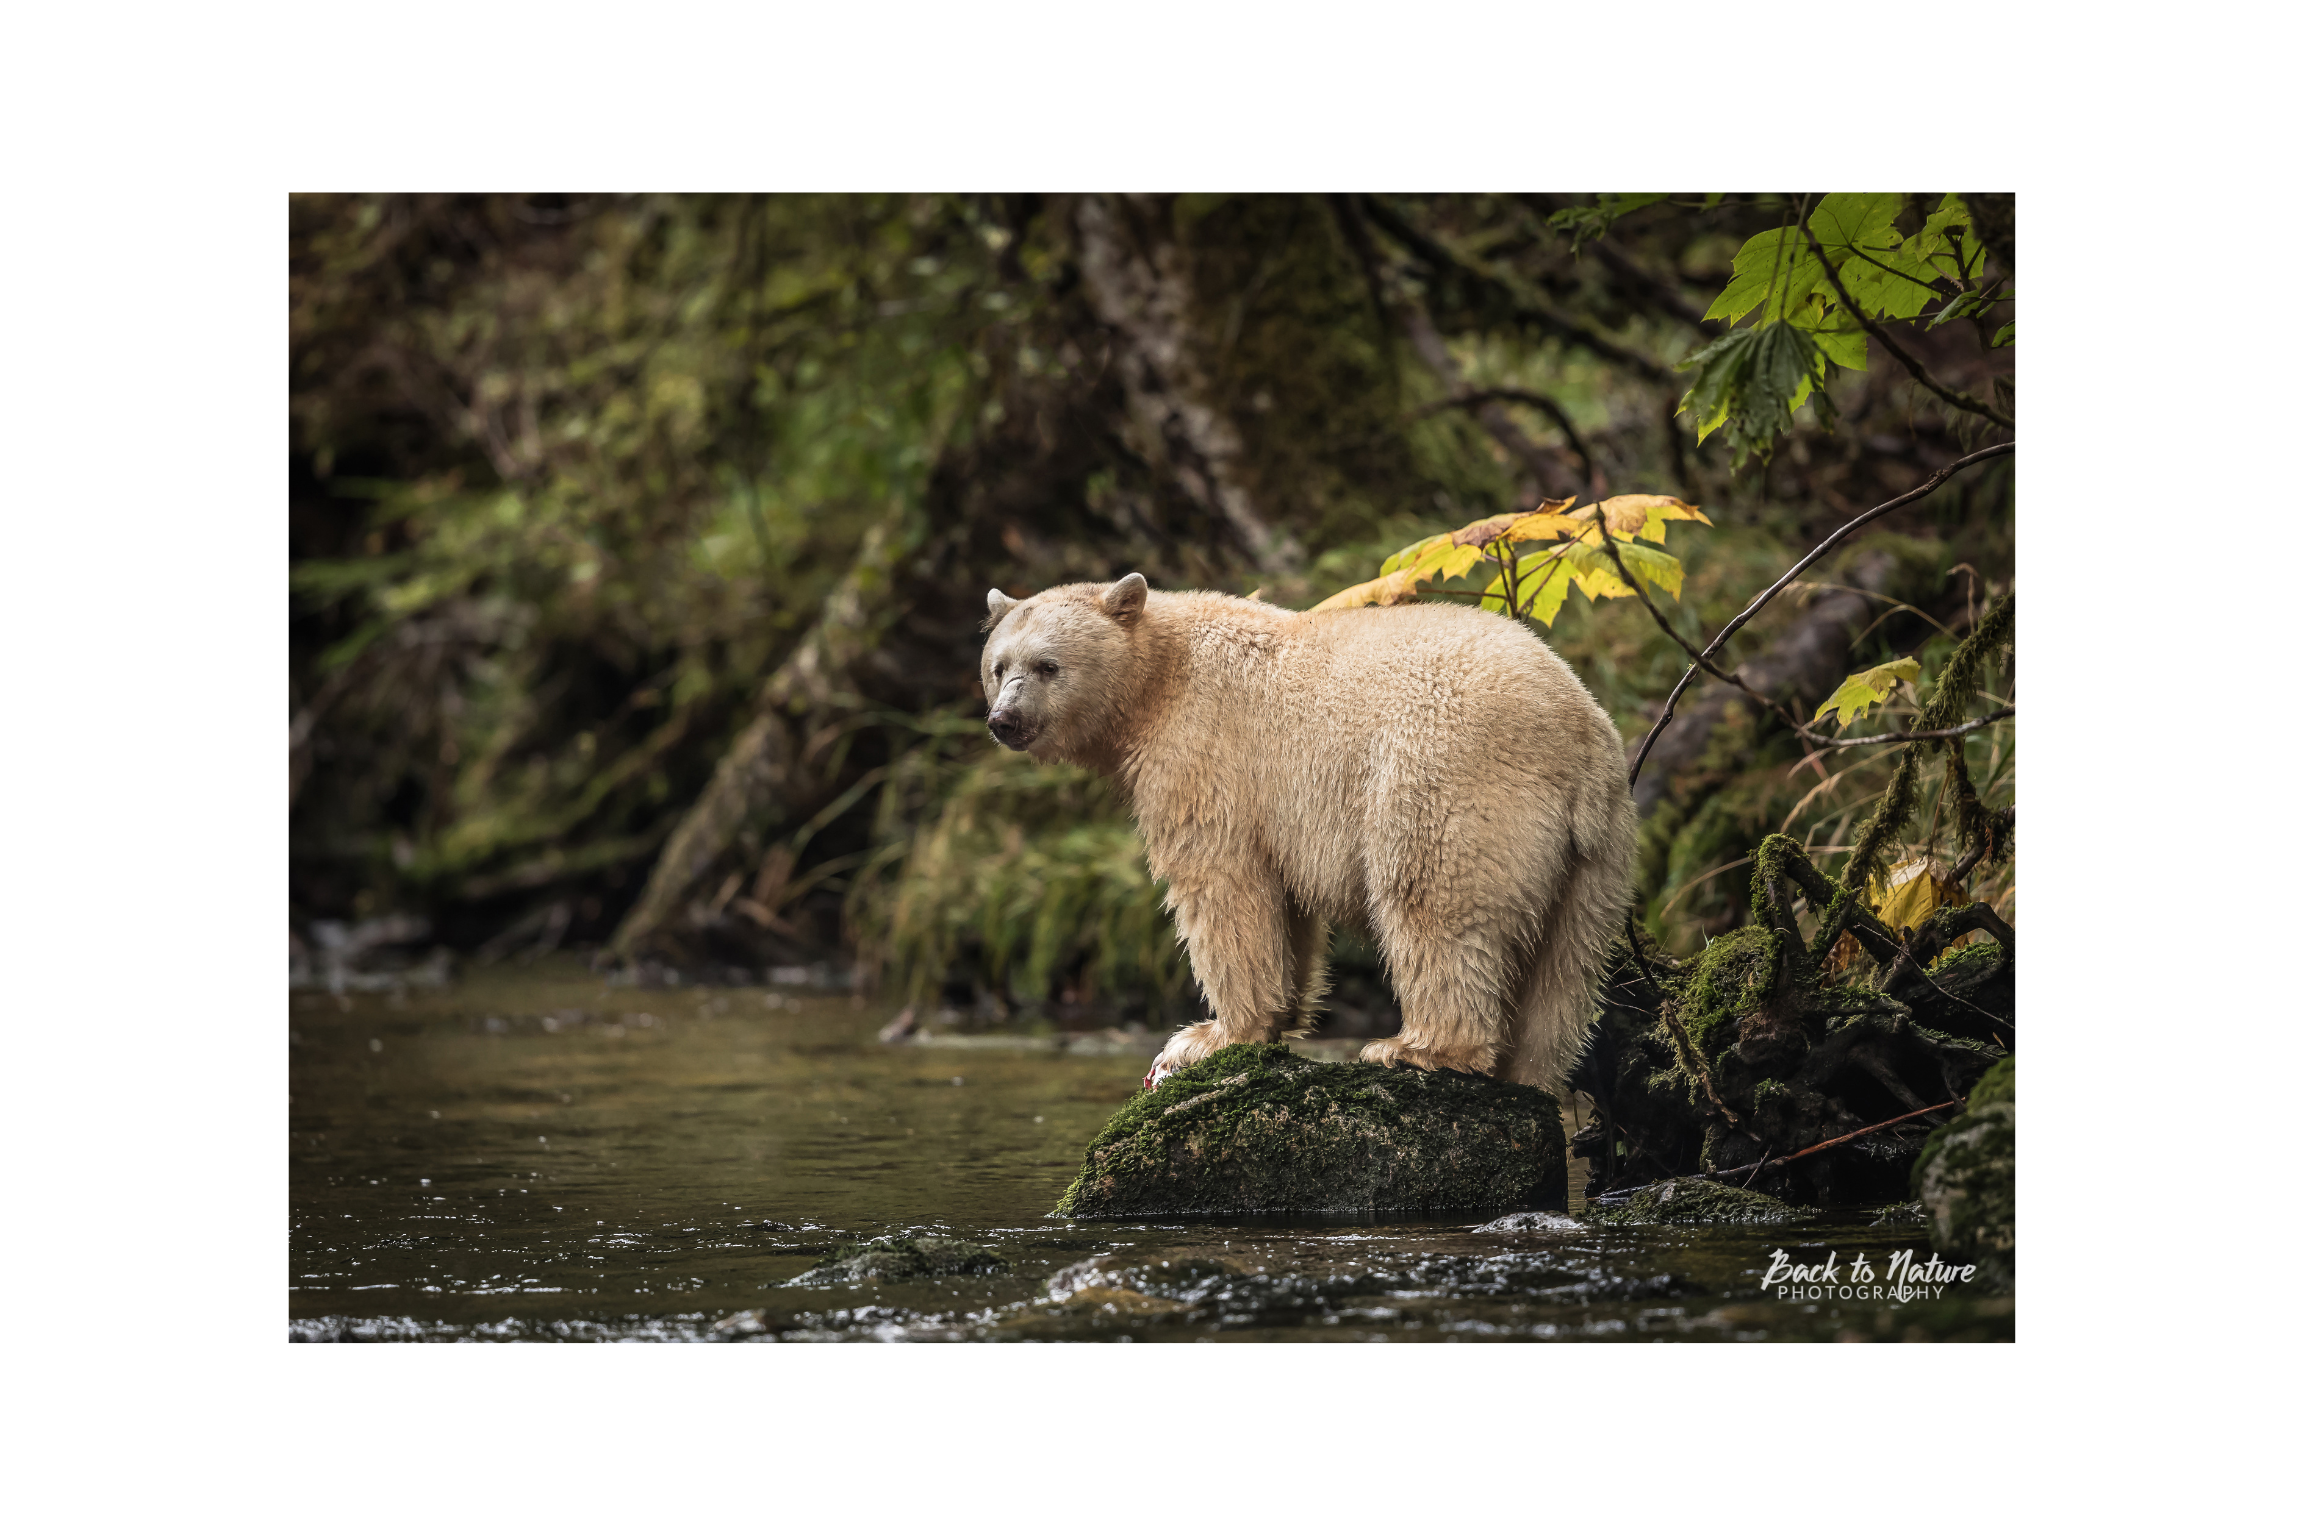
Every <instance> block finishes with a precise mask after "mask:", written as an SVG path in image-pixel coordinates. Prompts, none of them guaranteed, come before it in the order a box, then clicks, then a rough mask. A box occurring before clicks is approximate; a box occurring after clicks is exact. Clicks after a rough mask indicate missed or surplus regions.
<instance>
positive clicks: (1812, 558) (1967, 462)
mask: <svg viewBox="0 0 2304 1536" xmlns="http://www.w3.org/2000/svg"><path fill="white" fill-rule="evenodd" d="M2015 451H2016V445H2015V444H2014V443H2013V442H2006V443H1994V444H1993V445H1992V446H1991V447H1989V448H1979V449H1977V450H1976V451H1975V452H1974V453H1971V454H1969V455H1967V456H1966V457H1964V458H1958V459H1954V460H1953V461H1952V462H1951V463H1949V464H1947V465H1945V466H1944V467H1943V468H1942V469H1940V470H1938V471H1936V473H1934V474H1933V475H1930V476H1929V477H1928V478H1927V479H1926V480H1923V481H1921V482H1920V483H1919V484H1918V485H1916V486H1914V487H1913V488H1912V489H1911V490H1908V491H1906V492H1905V493H1904V494H1903V495H1901V496H1897V497H1893V498H1891V499H1889V500H1887V501H1884V502H1882V503H1880V505H1878V506H1876V507H1874V508H1873V509H1872V510H1871V511H1869V512H1865V513H1862V514H1860V515H1858V516H1857V517H1855V518H1853V519H1852V520H1850V521H1849V522H1847V523H1845V524H1843V525H1842V526H1841V527H1840V528H1839V529H1838V530H1837V531H1835V532H1834V533H1833V534H1832V535H1831V537H1829V538H1827V539H1826V540H1825V541H1824V542H1823V543H1821V544H1819V545H1817V546H1816V547H1815V548H1814V549H1812V550H1810V551H1809V552H1808V553H1807V554H1806V555H1805V556H1803V557H1802V558H1801V560H1800V563H1799V564H1797V565H1795V566H1793V567H1792V569H1790V570H1788V571H1786V572H1785V573H1784V574H1783V575H1781V576H1779V577H1777V578H1776V581H1775V584H1774V585H1772V586H1770V587H1769V588H1768V590H1767V591H1765V592H1763V593H1761V594H1760V595H1759V596H1758V597H1756V598H1754V599H1752V601H1751V602H1750V603H1749V604H1748V605H1746V607H1745V609H1744V611H1743V612H1742V613H1739V614H1738V615H1736V617H1734V618H1732V619H1730V620H1729V621H1728V622H1727V624H1726V625H1725V626H1723V627H1722V629H1721V631H1720V633H1719V634H1718V635H1716V636H1715V637H1713V641H1712V643H1711V644H1710V645H1708V646H1706V647H1704V650H1703V652H1702V654H1703V655H1704V656H1705V657H1706V658H1710V657H1712V656H1716V655H1718V654H1719V652H1720V648H1721V647H1722V646H1724V645H1726V644H1727V643H1728V637H1729V636H1731V635H1733V634H1735V633H1736V631H1738V630H1739V629H1742V628H1743V627H1744V626H1745V625H1746V624H1748V623H1750V622H1751V621H1752V617H1753V615H1755V614H1757V613H1758V612H1759V611H1760V610H1761V609H1763V608H1765V607H1767V606H1768V605H1769V603H1771V602H1773V601H1774V600H1775V598H1776V594H1777V593H1779V592H1781V591H1783V590H1784V588H1785V587H1786V586H1788V585H1790V584H1791V582H1792V581H1793V580H1794V578H1796V577H1798V576H1799V574H1800V573H1801V572H1802V571H1804V570H1806V569H1808V567H1810V566H1811V565H1814V564H1815V563H1816V562H1817V561H1819V560H1821V559H1823V558H1824V556H1825V555H1827V554H1829V553H1830V552H1831V551H1832V550H1833V549H1835V548H1836V547H1838V545H1839V544H1840V542H1841V541H1842V540H1843V539H1846V538H1847V537H1848V536H1849V535H1850V534H1852V533H1854V532H1855V531H1856V530H1857V529H1859V528H1862V527H1863V526H1864V525H1865V524H1867V523H1870V522H1872V521H1874V520H1876V519H1878V518H1882V517H1886V516H1887V515H1888V514H1889V513H1891V512H1893V511H1895V510H1896V509H1897V508H1899V507H1903V506H1909V505H1910V504H1911V503H1913V502H1915V501H1918V500H1919V499H1920V498H1921V497H1923V496H1926V495H1927V494H1928V493H1929V492H1931V491H1933V490H1935V489H1936V488H1937V487H1938V486H1940V485H1942V484H1943V483H1944V482H1945V481H1947V480H1949V479H1951V478H1952V477H1953V476H1954V475H1956V474H1958V473H1959V472H1960V471H1961V470H1964V469H1967V468H1969V467H1970V466H1971V465H1976V464H1981V463H1983V462H1984V461H1985V460H1987V459H1997V458H2003V457H2005V456H2007V455H2009V454H2012V453H2014V452H2015ZM1697 671H1698V668H1697V667H1695V666H1694V665H1693V664H1692V665H1690V667H1689V668H1688V670H1687V671H1685V672H1683V673H1681V674H1680V681H1679V682H1678V683H1677V684H1675V685H1674V686H1673V689H1672V692H1671V694H1670V696H1669V697H1667V698H1666V699H1665V700H1664V713H1663V714H1662V715H1660V716H1659V717H1658V718H1657V721H1656V723H1655V724H1654V725H1652V726H1650V727H1649V728H1648V735H1647V737H1646V738H1645V739H1644V740H1642V742H1641V743H1640V755H1639V756H1637V757H1635V758H1634V759H1633V760H1632V773H1631V782H1632V783H1634V784H1637V783H1639V782H1640V770H1641V768H1642V767H1643V766H1644V765H1645V764H1646V763H1647V761H1648V752H1649V749H1650V748H1652V747H1654V746H1655V745H1656V738H1657V737H1658V736H1660V735H1662V734H1663V733H1664V727H1666V726H1668V725H1670V724H1671V723H1672V711H1673V709H1674V707H1675V706H1676V705H1678V704H1679V702H1680V695H1681V694H1683V693H1685V692H1687V691H1688V685H1689V683H1691V682H1693V681H1694V680H1695V677H1696V673H1697Z"/></svg>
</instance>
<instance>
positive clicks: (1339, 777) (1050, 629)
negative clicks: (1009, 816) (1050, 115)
mask: <svg viewBox="0 0 2304 1536" xmlns="http://www.w3.org/2000/svg"><path fill="white" fill-rule="evenodd" d="M989 606H990V608H991V612H992V633H991V636H990V638H989V639H988V640H987V641H986V643H985V646H984V658H983V676H984V696H985V698H986V699H988V700H990V701H991V703H992V711H991V723H992V727H993V733H994V735H995V736H997V737H999V738H1000V739H1001V740H1002V741H1003V742H1005V743H1006V744H1008V745H1010V746H1013V747H1017V748H1021V749H1023V750H1027V751H1029V752H1031V753H1032V755H1033V756H1035V757H1038V758H1042V759H1046V760H1052V761H1061V762H1072V763H1082V764H1086V765H1087V766H1089V767H1092V768H1096V769H1099V770H1101V771H1103V772H1105V773H1107V774H1110V775H1111V776H1112V777H1113V778H1114V779H1115V780H1117V781H1118V782H1119V784H1120V785H1121V786H1122V788H1123V789H1124V791H1125V792H1126V794H1127V795H1128V797H1129V800H1130V803H1131V804H1132V805H1133V807H1134V810H1135V813H1136V820H1137V825H1138V827H1139V828H1140V829H1141V830H1142V833H1143V837H1144V848H1145V853H1146V855H1147V857H1148V858H1149V860H1150V863H1151V867H1152V872H1153V874H1154V875H1156V876H1158V877H1159V878H1161V879H1163V880H1165V881H1167V883H1168V905H1169V908H1170V910H1171V911H1172V912H1174V914H1175V917H1176V926H1177V928H1178V930H1179V931H1180V933H1181V935H1182V937H1183V940H1184V944H1185V946H1186V948H1187V949H1188V950H1189V952H1190V954H1191V959H1192V969H1193V973H1194V974H1195V975H1196V976H1197V977H1198V978H1199V982H1200V985H1201V988H1202V990H1203V991H1205V992H1206V993H1207V995H1208V1000H1209V1002H1210V1003H1211V1005H1212V1006H1213V1007H1214V1010H1215V1014H1216V1016H1215V1017H1214V1018H1213V1019H1210V1020H1208V1021H1207V1022H1206V1023H1202V1024H1194V1025H1191V1026H1189V1027H1187V1028H1185V1029H1182V1030H1179V1031H1178V1032H1177V1033H1176V1034H1175V1036H1174V1037H1173V1038H1172V1039H1170V1041H1169V1042H1168V1045H1167V1048H1166V1049H1165V1050H1164V1051H1163V1052H1162V1053H1161V1055H1160V1058H1159V1060H1158V1061H1157V1062H1156V1063H1155V1064H1154V1075H1155V1076H1159V1075H1164V1074H1165V1073H1166V1072H1168V1071H1173V1070H1175V1069H1176V1068H1178V1067H1181V1066H1184V1065H1187V1064H1189V1063H1191V1062H1194V1061H1197V1060H1199V1059H1200V1058H1201V1057H1203V1056H1205V1055H1207V1054H1208V1053H1209V1052H1211V1051H1213V1050H1216V1049H1217V1048H1219V1047H1221V1046H1224V1045H1229V1044H1232V1043H1234V1042H1236V1041H1243V1040H1257V1041H1263V1040H1276V1039H1279V1038H1281V1037H1282V1036H1283V1035H1285V1034H1288V1033H1293V1032H1298V1031H1301V1030H1303V1029H1305V1028H1308V1027H1309V1026H1310V1023H1311V1018H1312V1015H1313V1012H1314V1011H1315V1009H1316V1008H1317V1005H1318V1003H1319V1000H1320V994H1321V991H1322V986H1323V978H1322V971H1323V966H1324V960H1325V956H1326V952H1327V943H1328V929H1329V925H1330V924H1332V923H1350V924H1354V925H1356V926H1359V927H1361V928H1363V929H1364V930H1365V931H1367V932H1368V933H1369V934H1370V936H1371V937H1372V938H1374V939H1375V941H1376V942H1377V944H1378V945H1379V946H1380V947H1381V949H1382V951H1383V954H1384V957H1385V962H1386V965H1387V967H1388V968H1389V969H1390V971H1391V975H1392V981H1393V987H1394V990H1395V991H1396V992H1397V993H1398V995H1399V998H1400V1006H1401V1012H1402V1016H1403V1023H1402V1027H1401V1030H1400V1033H1399V1034H1398V1035H1396V1036H1394V1037H1392V1038H1390V1039H1385V1040H1376V1041H1372V1042H1370V1043H1369V1044H1368V1045H1367V1046H1366V1047H1365V1048H1364V1049H1363V1050H1362V1051H1361V1059H1362V1060H1364V1061H1376V1062H1382V1063H1385V1064H1388V1065H1409V1066H1418V1067H1428V1068H1441V1067H1452V1068H1457V1069H1459V1070H1464V1071H1471V1072H1481V1073H1489V1074H1493V1075H1501V1076H1505V1077H1508V1078H1510V1079H1511V1080H1513V1081H1515V1082H1523V1083H1536V1084H1540V1085H1543V1086H1545V1087H1548V1088H1552V1089H1554V1090H1558V1089H1559V1088H1560V1087H1561V1083H1562V1079H1563V1078H1564V1077H1565V1075H1566V1073H1567V1071H1568V1069H1569V1068H1570V1067H1571V1066H1573V1065H1574V1063H1575V1060H1576V1058H1577V1056H1578V1054H1579V1053H1580V1052H1581V1051H1582V1050H1583V1047H1584V1041H1585V1036H1586V1034H1587V1032H1588V1030H1589V1029H1590V1027H1591V1013H1592V1003H1591V994H1592V984H1593V980H1594V977H1595V973H1596V972H1597V970H1598V968H1599V965H1600V961H1601V957H1602V955H1603V954H1604V952H1605V951H1606V949H1607V947H1608V944H1609V941H1610V939H1611V938H1612V937H1613V935H1614V934H1615V932H1616V929H1617V925H1618V923H1619V921H1620V920H1621V918H1622V915H1623V911H1624V905H1625V903H1626V901H1627V900H1629V898H1630V894H1631V880H1632V856H1633V840H1634V832H1635V816H1634V812H1633V809H1632V798H1631V795H1630V794H1629V793H1628V792H1627V790H1626V788H1625V783H1624V748H1623V743H1622V742H1621V740H1620V739H1619V738H1618V736H1617V734H1616V728H1615V726H1614V725H1613V724H1612V723H1611V722H1610V720H1609V719H1608V716H1607V715H1606V714H1605V713H1604V712H1603V711H1602V710H1601V708H1600V706H1599V705H1598V704H1597V703H1595V702H1594V701H1593V699H1592V696H1591V694H1590V693H1588V692H1586V691H1585V689H1584V686H1583V684H1582V683H1580V682H1578V681H1577V679H1576V676H1575V674H1574V673H1572V672H1570V671H1569V670H1568V667H1567V666H1566V664H1565V663H1563V662H1562V661H1561V660H1560V658H1559V657H1557V656H1555V655H1553V654H1552V651H1551V649H1550V648H1549V647H1547V646H1546V645H1545V644H1544V643H1543V642H1542V641H1540V640H1538V639H1537V638H1536V637H1535V636H1534V635H1532V634H1530V633H1529V632H1528V631H1527V630H1526V629H1525V628H1523V627H1522V626H1520V625H1518V624H1515V623H1513V622H1512V621H1510V620H1508V619H1505V618H1503V617H1501V616H1499V615H1496V614H1490V613H1483V612H1480V611H1478V610H1476V609H1470V608H1465V607H1454V606H1443V605H1441V604H1437V603H1424V604H1416V605H1412V606H1407V607H1399V608H1362V609H1348V610H1344V611H1340V612H1329V613H1294V612H1290V611H1288V610H1287V609H1283V608H1275V607H1272V606H1271V605H1269V604H1266V603H1259V602H1253V601H1250V600H1248V599H1245V598H1238V597H1227V596H1223V595H1221V594H1218V593H1211V592H1151V591H1149V590H1148V589H1147V587H1146V585H1145V582H1144V578H1143V577H1141V576H1129V577H1126V578H1123V579H1122V580H1120V581H1117V582H1114V583H1112V584H1111V585H1109V586H1105V585H1101V584H1081V585H1076V586H1067V587H1056V588H1053V589H1051V590H1049V591H1047V592H1043V593H1041V594H1039V595H1038V596H1036V597H1032V598H1028V599H1025V600H1023V601H1017V600H1015V599H1011V598H1009V597H1006V596H1005V595H1003V594H1002V593H1000V592H999V591H997V590H995V591H993V592H992V593H991V594H990V597H989Z"/></svg>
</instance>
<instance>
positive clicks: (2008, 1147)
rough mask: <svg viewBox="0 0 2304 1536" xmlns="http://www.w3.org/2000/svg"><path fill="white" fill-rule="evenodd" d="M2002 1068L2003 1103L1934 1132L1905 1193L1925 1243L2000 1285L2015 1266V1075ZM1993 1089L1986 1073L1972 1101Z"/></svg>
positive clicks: (1987, 1106)
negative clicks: (1978, 1267) (1922, 1210)
mask: <svg viewBox="0 0 2304 1536" xmlns="http://www.w3.org/2000/svg"><path fill="white" fill-rule="evenodd" d="M2013 1060H2014V1058H2013V1057H2011V1058H2009V1060H2008V1061H2003V1062H2000V1063H1998V1064H1997V1065H1995V1066H1994V1068H1993V1072H1999V1071H2001V1070H2002V1069H2004V1068H2005V1069H2007V1075H2006V1077H2005V1079H2004V1080H2003V1082H2002V1083H1999V1084H1995V1085H1994V1091H1995V1092H1997V1091H1998V1090H1999V1089H2000V1088H2001V1087H2005V1088H2006V1089H2007V1091H2008V1093H2009V1097H2008V1098H2006V1099H2002V1100H1998V1101H1996V1102H1992V1103H1987V1104H1985V1105H1983V1106H1982V1107H1981V1108H1977V1107H1975V1105H1976V1102H1977V1094H1971V1095H1970V1097H1969V1101H1968V1102H1969V1104H1970V1106H1971V1107H1970V1109H1969V1111H1968V1113H1966V1114H1964V1115H1961V1116H1959V1117H1958V1118H1956V1119H1954V1120H1951V1121H1949V1122H1947V1123H1945V1124H1943V1125H1940V1126H1938V1127H1937V1128H1936V1130H1935V1132H1934V1133H1933V1134H1931V1135H1930V1136H1929V1138H1928V1142H1927V1145H1925V1146H1923V1147H1922V1148H1921V1149H1920V1158H1919V1161H1917V1162H1916V1163H1914V1164H1913V1165H1912V1192H1913V1193H1914V1194H1915V1195H1916V1196H1918V1197H1919V1200H1920V1204H1921V1205H1923V1206H1925V1207H1926V1208H1927V1211H1928V1236H1929V1238H1930V1240H1931V1241H1933V1242H1934V1243H1935V1244H1936V1246H1937V1247H1939V1248H1941V1249H1942V1250H1943V1251H1944V1252H1945V1253H1947V1254H1952V1255H1956V1256H1958V1257H1961V1258H1965V1259H1974V1260H1977V1261H1978V1262H1979V1263H1980V1264H1982V1265H1984V1266H1986V1269H1985V1270H1984V1272H1985V1273H1989V1274H1992V1275H1994V1276H1995V1277H2006V1276H2008V1275H2010V1274H2012V1273H2013V1271H2014V1268H2015V1262H2016V1101H2015V1098H2014V1092H2015V1071H2014V1069H2013V1068H2012V1067H2009V1061H2013ZM1991 1082H1992V1074H1991V1073H1987V1074H1986V1075H1985V1078H1984V1081H1983V1082H1980V1083H1978V1084H1977V1085H1976V1086H1977V1093H1978V1094H1980V1093H1982V1091H1983V1090H1984V1086H1985V1084H1986V1083H1991Z"/></svg>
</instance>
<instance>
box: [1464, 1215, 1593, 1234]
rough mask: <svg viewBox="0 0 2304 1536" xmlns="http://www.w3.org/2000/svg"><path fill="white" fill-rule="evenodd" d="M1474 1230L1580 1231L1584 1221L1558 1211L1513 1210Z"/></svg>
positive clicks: (1582, 1228)
mask: <svg viewBox="0 0 2304 1536" xmlns="http://www.w3.org/2000/svg"><path fill="white" fill-rule="evenodd" d="M1472 1230H1473V1231H1475V1232H1581V1231H1583V1230H1584V1223H1582V1222H1580V1221H1578V1220H1577V1219H1576V1218H1575V1217H1573V1216H1563V1215H1561V1214H1560V1213H1559V1212H1558V1211H1514V1212H1513V1213H1512V1214H1511V1215H1509V1216H1499V1217H1497V1218H1496V1219H1495V1220H1494V1221H1490V1222H1484V1223H1482V1224H1481V1225H1479V1226H1477V1227H1474V1228H1473V1229H1472Z"/></svg>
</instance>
